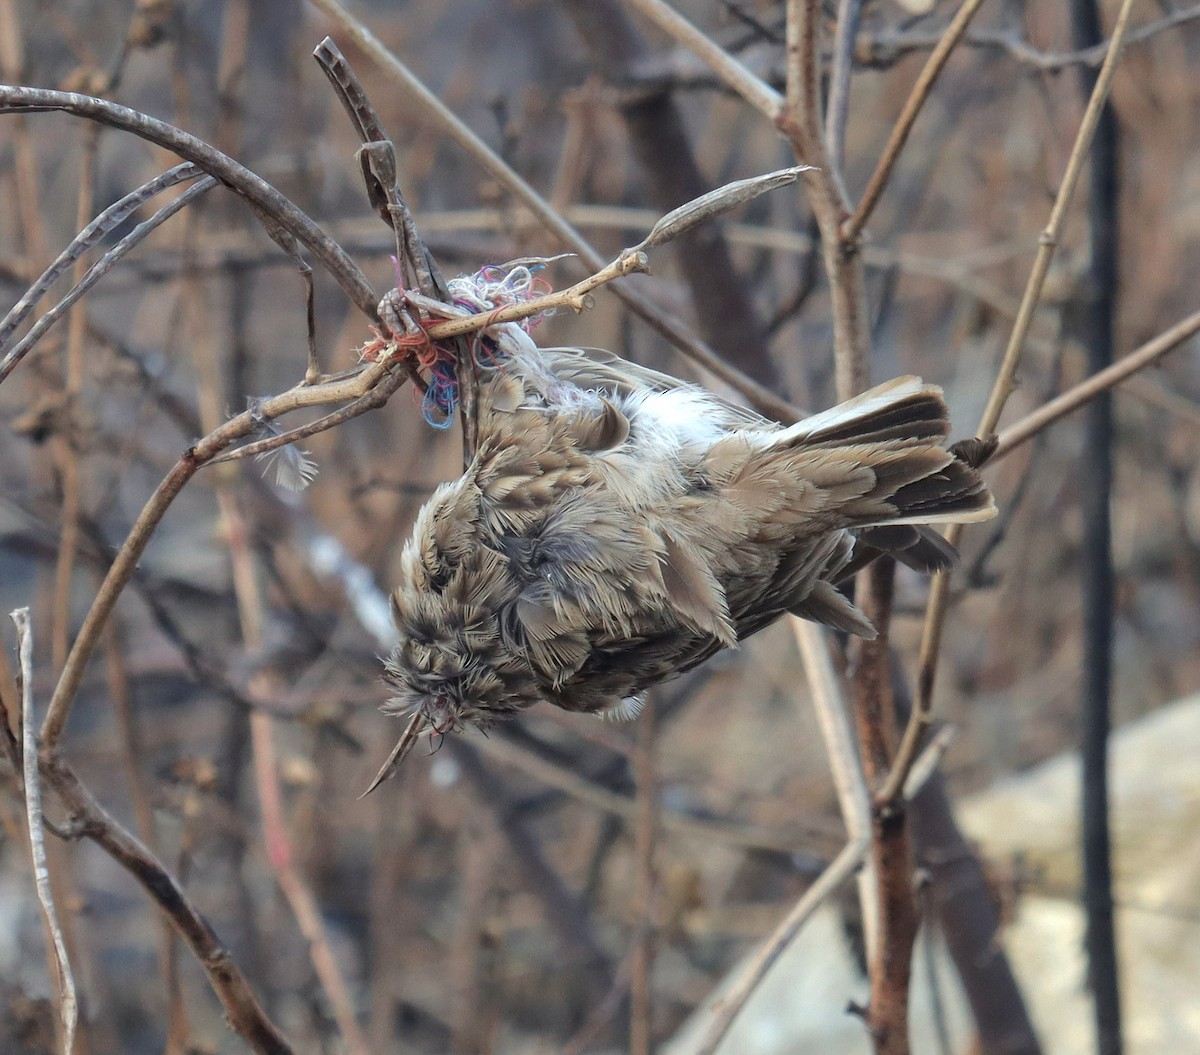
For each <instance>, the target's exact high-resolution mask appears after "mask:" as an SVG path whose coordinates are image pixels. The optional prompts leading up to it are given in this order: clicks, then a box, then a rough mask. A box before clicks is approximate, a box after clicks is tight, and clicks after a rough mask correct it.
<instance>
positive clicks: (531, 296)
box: [360, 263, 552, 429]
mask: <svg viewBox="0 0 1200 1055" xmlns="http://www.w3.org/2000/svg"><path fill="white" fill-rule="evenodd" d="M544 267H545V265H544V264H536V263H535V264H532V265H526V264H523V263H522V264H515V265H513V266H509V265H504V264H487V265H485V266H484V267H482V268H480V269H479V270H478V271H476V272H475V274H473V275H459V276H458V277H457V278H453V279H451V280H450V281H449V282H448V283H447V284H446V285H447V287H448V289H449V291H450V301H451V303H452V304H454V305H455V306H456V307H459V308H462V309H463V310H464V311H468V312H470V313H472V314H476V315H478V314H482V313H483V312H488V311H495V310H497V309H499V308H506V307H508V306H509V305H512V304H525V303H528V302H529V301H531V300H536V299H537V298H538V297H543V296H545V295H546V294H547V293H550V292H551V291H552V287H551V286H550V283H548V282H547V281H546V280H545V279H543V278H541V277H539V276H538V275H537V272H538V271H541V270H542V269H543V268H544ZM548 314H550V312H543V313H541V314H539V315H534V316H530V317H529V318H526V319H521V320H520V321H519V322H518V323H517V324H516V325H518V326H520V327H521V328H522V329H523V330H525V332H526V333H528V332H529V331H530V330H532V329H533V328H534V327H535V326H536V325H537V324H538V323H539V322H540V321H541V320H542V318H543V317H544V316H545V315H548ZM439 321H441V320H438V319H420V320H418V322H419V325H420V326H421V332H420V333H415V334H393V335H391V336H390V337H384V335H383V334H382V333H380V332H379V331H378V330H373V331H372V332H373V333H374V334H375V336H374V337H373V338H372V339H371V340H370V341H368V342H367V343H366V344H365V345H363V347H362V349H361V350H360V354H361V356H362V358H363V359H364V360H366V361H367V362H378V361H379V359H380V357H381V356H383V355H385V354H386V355H390V356H391V357H393V358H404V357H407V356H413V357H414V358H415V359H416V361H417V367H418V368H419V369H420V370H422V371H424V372H426V373H427V374H428V375H429V387H428V389H427V390H426V392H425V395H424V397H423V398H422V400H421V417H423V418H424V419H425V421H426V423H428V424H429V425H431V426H432V427H433V428H435V429H448V428H449V427H450V426H451V425H452V424H453V423H454V414H455V411H456V410H457V409H458V376H457V372H456V369H455V367H456V362H455V357H454V355H453V353H451V352H450V351H448V350H447V349H446V348H443V347H441V346H439V345H438V344H436V343H435V342H433V341H432V340H430V339H429V336H428V334H427V332H426V331H427V330H428V329H429V328H430V327H431V326H435V325H437V323H438V322H439ZM471 351H472V355H473V356H474V358H475V362H476V363H477V364H478V365H480V366H488V367H495V366H497V365H499V360H500V359H501V354H500V351H499V348H498V347H497V345H496V343H495V342H494V341H492V340H490V339H488V336H487V330H486V329H484V330H481V331H480V332H478V333H476V334H474V335H473V337H472V340H471Z"/></svg>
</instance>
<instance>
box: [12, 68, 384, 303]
mask: <svg viewBox="0 0 1200 1055" xmlns="http://www.w3.org/2000/svg"><path fill="white" fill-rule="evenodd" d="M53 110H62V111H65V112H67V113H71V114H74V115H75V116H77V117H84V118H87V119H89V120H92V121H99V122H100V123H102V124H106V125H111V126H112V127H114V128H121V129H123V130H125V131H127V132H132V133H133V134H134V135H137V136H140V137H141V138H142V139H145V140H148V141H149V142H151V143H157V144H158V145H159V146H161V147H165V148H166V149H167V150H170V151H171V152H172V153H174V154H177V155H178V156H179V157H181V158H184V159H185V160H187V161H193V162H195V163H196V164H197V165H198V166H199V167H200V168H202V169H203V170H204V171H205V172H207V173H208V174H209V175H211V176H215V177H216V178H217V179H218V180H220V181H221V182H222V183H224V184H225V185H226V186H227V187H229V188H230V189H231V190H233V191H234V192H236V193H237V194H239V195H241V196H242V197H243V198H245V199H246V200H247V201H249V202H250V203H251V204H252V205H253V206H255V208H256V210H257V211H258V213H259V215H260V216H261V215H263V214H265V215H266V216H269V217H270V218H271V222H270V223H267V224H266V225H265V229H266V231H267V234H269V235H270V236H271V237H272V238H273V239H274V240H275V241H276V242H277V243H278V244H280V246H281V247H282V248H283V249H284V250H285V252H287V253H289V255H292V254H294V252H295V247H294V246H292V245H290V244H289V239H292V238H294V239H296V240H298V241H299V242H300V243H301V244H303V245H304V246H305V247H306V248H307V249H308V250H309V251H310V252H311V253H312V254H313V255H314V256H315V257H316V258H317V260H319V261H320V263H321V266H322V267H324V268H325V269H326V270H327V271H328V272H329V273H330V274H331V275H332V276H333V277H334V279H335V280H336V281H337V282H338V284H339V285H340V286H341V287H342V289H343V290H345V291H346V294H347V296H349V297H350V299H351V300H352V301H353V302H354V303H355V304H356V305H357V306H358V307H359V309H360V310H361V311H362V312H363V313H364V314H365V315H366V316H367V317H368V318H371V319H375V318H376V317H377V316H376V307H377V305H378V302H379V298H378V297H376V295H375V292H374V290H372V289H371V285H370V283H369V282H367V280H366V278H365V277H364V276H363V273H362V271H360V270H359V268H358V265H356V264H355V263H354V261H353V260H351V259H350V257H348V256H347V255H346V253H345V252H344V251H343V249H342V248H341V247H340V246H339V245H338V244H337V243H336V242H334V241H333V239H331V238H330V237H329V236H328V235H327V234H326V233H325V232H324V231H323V230H322V229H321V228H320V227H319V226H318V225H317V224H316V223H315V222H314V221H313V220H312V219H310V218H309V217H308V216H307V215H306V214H305V213H304V212H303V211H301V210H300V209H299V208H297V206H296V205H295V204H293V203H292V202H291V201H289V200H288V199H287V198H286V197H284V196H283V195H282V194H280V193H279V191H278V190H276V189H275V188H274V187H273V186H271V184H269V183H267V182H266V180H264V179H263V178H262V177H261V176H258V175H256V174H255V173H253V172H251V171H250V170H249V169H247V168H245V167H244V166H242V165H239V164H238V163H237V162H236V161H234V160H233V159H232V158H231V157H228V156H227V155H225V154H222V153H221V151H219V150H217V149H215V148H214V147H212V146H210V145H209V144H208V143H205V142H204V141H203V140H200V139H197V138H196V137H195V136H192V135H189V134H188V133H187V132H184V131H182V130H181V129H179V128H175V127H174V126H173V125H169V124H167V123H166V122H165V121H159V120H156V119H155V118H153V117H150V116H148V115H147V114H143V113H139V112H138V111H137V110H131V109H130V108H129V107H127V106H120V105H118V104H117V103H111V102H108V101H107V100H104V99H96V98H93V97H92V96H89V95H79V94H77V93H75V92H56V91H50V90H49V89H46V88H19V87H14V86H11V85H0V113H38V112H45V111H53Z"/></svg>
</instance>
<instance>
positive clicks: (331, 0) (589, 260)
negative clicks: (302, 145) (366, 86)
mask: <svg viewBox="0 0 1200 1055" xmlns="http://www.w3.org/2000/svg"><path fill="white" fill-rule="evenodd" d="M313 4H314V6H315V7H317V8H319V9H320V10H321V11H322V12H324V13H325V15H327V16H328V17H329V18H330V19H332V20H333V21H334V23H335V24H336V25H337V26H338V27H339V29H340V31H341V32H343V33H345V34H346V35H347V36H348V37H350V38H351V39H352V40H353V41H354V43H355V44H356V45H357V46H358V47H360V48H361V49H362V50H363V51H365V52H366V53H367V54H368V55H370V56H371V58H372V59H373V60H374V61H375V62H376V63H377V64H378V65H379V67H380V69H381V70H382V71H383V73H384V74H386V75H387V77H388V78H389V79H390V80H391V81H393V82H394V83H395V84H396V85H397V86H398V87H399V88H401V90H403V91H404V92H405V94H406V95H407V96H408V98H410V99H411V100H413V101H414V102H416V103H417V105H418V106H419V107H420V108H421V109H422V110H424V112H425V113H426V115H427V116H428V117H429V118H430V119H431V120H432V121H433V122H434V123H436V124H437V126H438V127H439V128H441V129H442V130H443V131H444V132H445V133H446V134H447V135H448V136H449V137H450V138H451V139H452V140H454V142H455V143H457V144H458V145H459V146H460V147H461V148H462V149H463V150H464V151H466V153H467V154H468V155H469V156H470V157H471V158H473V159H474V160H475V161H476V162H477V163H478V164H479V165H480V166H481V167H482V168H483V169H484V170H485V171H486V172H487V173H488V174H489V175H490V176H492V177H493V178H494V179H496V180H497V181H498V182H499V183H500V184H501V185H502V186H503V187H505V188H506V189H508V190H509V191H511V193H512V194H513V196H514V197H515V198H516V199H517V200H518V201H520V202H521V203H522V204H524V205H525V207H526V208H527V209H529V211H530V212H531V213H532V214H533V216H534V218H535V219H536V220H537V221H538V223H539V224H541V225H542V227H544V228H545V229H546V230H547V231H549V232H550V233H551V234H552V235H553V236H554V237H555V238H556V239H557V240H558V242H559V243H560V244H561V245H562V246H564V247H566V248H568V249H570V250H571V251H572V252H573V253H575V254H576V255H578V256H579V258H580V260H582V261H583V263H584V265H585V266H587V267H588V268H590V269H591V270H592V271H599V270H600V269H601V268H602V267H604V265H605V260H604V257H603V256H602V255H601V254H600V253H599V252H598V251H597V250H596V249H595V248H593V247H592V245H591V244H590V243H589V242H588V241H587V239H585V238H584V237H583V236H582V235H581V234H580V233H579V232H578V231H576V230H575V228H573V227H572V226H571V225H570V224H569V223H567V222H566V220H564V219H563V218H562V217H561V216H560V215H559V214H558V213H557V212H556V211H555V210H554V208H553V207H552V206H551V205H550V204H549V202H547V201H546V200H545V199H544V198H543V197H542V196H541V195H540V194H538V193H537V191H535V190H534V189H533V187H531V186H530V185H529V184H528V183H527V182H526V181H525V180H524V179H522V178H521V176H520V175H519V174H518V173H517V172H516V171H515V170H514V169H513V168H512V166H510V165H508V164H507V163H506V162H505V161H504V160H503V159H502V158H500V156H499V155H497V154H496V153H495V151H493V150H492V149H491V148H490V147H489V146H488V145H487V144H486V143H485V142H484V141H483V140H482V139H480V138H479V136H477V135H476V134H475V133H474V132H473V131H471V129H470V128H469V127H467V125H466V124H465V123H463V121H462V120H460V119H459V117H458V116H457V115H456V114H454V113H453V112H452V111H451V110H450V109H449V107H447V106H446V105H445V104H444V103H443V102H442V101H441V100H440V99H438V98H437V96H436V95H434V94H433V92H431V91H430V90H429V89H428V88H427V87H426V86H425V85H424V84H423V83H422V82H421V80H420V79H419V78H418V77H416V76H415V75H414V74H413V73H412V71H411V70H409V69H408V67H407V66H405V65H404V64H403V63H402V62H401V61H400V60H399V59H398V58H396V56H395V55H393V54H392V53H391V52H390V51H388V49H387V48H385V47H384V46H383V44H382V43H381V42H380V40H379V39H378V38H377V37H376V36H375V35H374V34H373V33H371V31H370V30H369V29H367V28H366V26H364V25H363V24H362V23H361V22H360V21H358V20H357V19H356V18H354V16H353V15H351V14H350V13H349V12H348V11H347V10H346V9H345V7H343V6H342V5H341V4H340V3H338V0H313ZM775 94H776V95H777V94H778V93H775ZM613 292H614V293H616V295H617V296H618V297H620V298H621V300H623V301H624V302H625V304H626V305H627V306H628V307H629V308H630V310H631V311H633V312H634V314H636V315H637V316H638V317H639V318H641V319H643V320H644V321H645V322H646V323H648V324H649V325H650V326H651V328H652V329H654V330H655V332H657V333H659V334H661V335H662V336H663V337H665V338H666V339H667V340H668V341H670V342H671V343H672V344H673V345H674V346H675V347H676V348H678V349H679V350H680V351H681V352H682V353H683V354H684V355H686V356H687V357H688V358H689V359H691V360H692V361H693V362H695V363H696V364H697V365H699V366H701V367H703V368H704V369H705V370H708V371H709V372H710V373H712V374H714V375H715V376H717V377H719V378H720V379H721V380H722V381H724V382H725V383H726V384H728V385H730V386H731V387H733V388H734V389H736V390H737V391H739V392H741V393H742V394H743V395H744V396H745V397H746V398H747V400H749V401H750V403H751V404H752V405H753V406H755V407H756V408H757V409H758V410H760V411H762V412H763V413H764V414H770V415H772V416H774V417H775V418H777V419H778V420H780V421H783V422H787V423H790V422H792V421H796V420H798V417H799V415H798V414H797V413H796V410H795V408H794V407H792V406H791V405H790V404H788V402H787V401H786V400H783V399H780V398H779V396H777V395H776V394H775V393H774V392H772V391H771V390H770V389H769V388H766V387H764V386H763V385H760V384H758V383H757V382H756V381H754V380H753V379H752V378H750V377H747V376H746V375H745V374H743V373H742V372H741V371H740V370H738V369H737V368H736V367H733V366H731V365H730V364H729V363H727V362H726V361H725V360H724V359H722V358H721V357H720V356H719V355H718V354H717V353H716V352H715V351H713V349H712V348H710V347H709V346H708V345H707V344H705V343H704V342H703V341H701V340H699V339H698V338H696V337H695V336H694V335H692V334H691V333H689V332H688V329H687V327H686V326H685V324H684V323H683V322H682V321H681V320H679V319H677V318H675V317H674V316H673V315H671V314H670V312H668V311H666V310H665V309H664V308H663V307H662V306H661V305H658V304H655V303H654V302H653V301H651V300H650V299H649V298H647V297H644V296H642V295H641V294H640V293H637V292H635V291H634V290H633V289H631V288H628V287H627V286H626V284H625V283H618V284H617V285H615V286H613Z"/></svg>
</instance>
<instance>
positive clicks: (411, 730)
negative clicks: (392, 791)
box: [358, 711, 425, 802]
mask: <svg viewBox="0 0 1200 1055" xmlns="http://www.w3.org/2000/svg"><path fill="white" fill-rule="evenodd" d="M424 724H425V712H424V711H417V713H416V714H414V715H413V716H412V718H410V719H409V722H408V725H406V726H405V727H404V733H403V734H402V735H401V737H400V739H399V741H398V742H397V743H396V746H395V747H393V748H392V753H391V754H390V755H388V756H387V761H386V762H384V763H383V768H381V769H380V770H379V772H378V773H377V774H376V775H375V779H374V780H372V781H371V786H370V787H369V788H367V790H366V791H364V792H363V793H362V794H361V795H359V796H358V800H359V801H360V802H361V801H362V800H363V799H365V798H366V797H367V796H368V795H370V794H371V792H372V791H374V790H375V789H376V788H377V787H379V785H380V784H382V783H383V782H384V781H385V780H387V778H388V777H390V776H391V775H392V774H393V773H394V772H396V770H397V769H399V768H400V763H401V762H403V761H404V756H405V755H407V754H408V753H409V751H411V750H412V748H413V744H415V743H416V742H417V737H418V736H420V735H421V727H422V726H423V725H424Z"/></svg>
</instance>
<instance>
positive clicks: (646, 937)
mask: <svg viewBox="0 0 1200 1055" xmlns="http://www.w3.org/2000/svg"><path fill="white" fill-rule="evenodd" d="M656 734H657V723H656V719H655V714H654V697H653V696H650V697H649V698H648V699H647V700H646V703H645V706H644V707H643V709H642V713H641V714H640V715H639V716H638V749H637V754H636V755H635V756H634V779H635V780H636V781H637V796H638V818H637V832H636V840H635V841H636V854H637V889H636V891H635V894H634V898H633V912H634V934H633V950H632V956H631V958H630V964H629V995H630V1009H629V1052H630V1055H650V1053H651V1052H652V1051H653V1049H654V1030H653V1023H654V1005H653V1002H652V1001H651V998H650V976H651V969H652V968H653V966H654V945H655V931H654V902H655V873H654V845H655V832H656V829H657V827H658V774H657V772H656V770H655V766H656V764H657V760H656V758H655V747H656V741H657V735H656Z"/></svg>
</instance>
